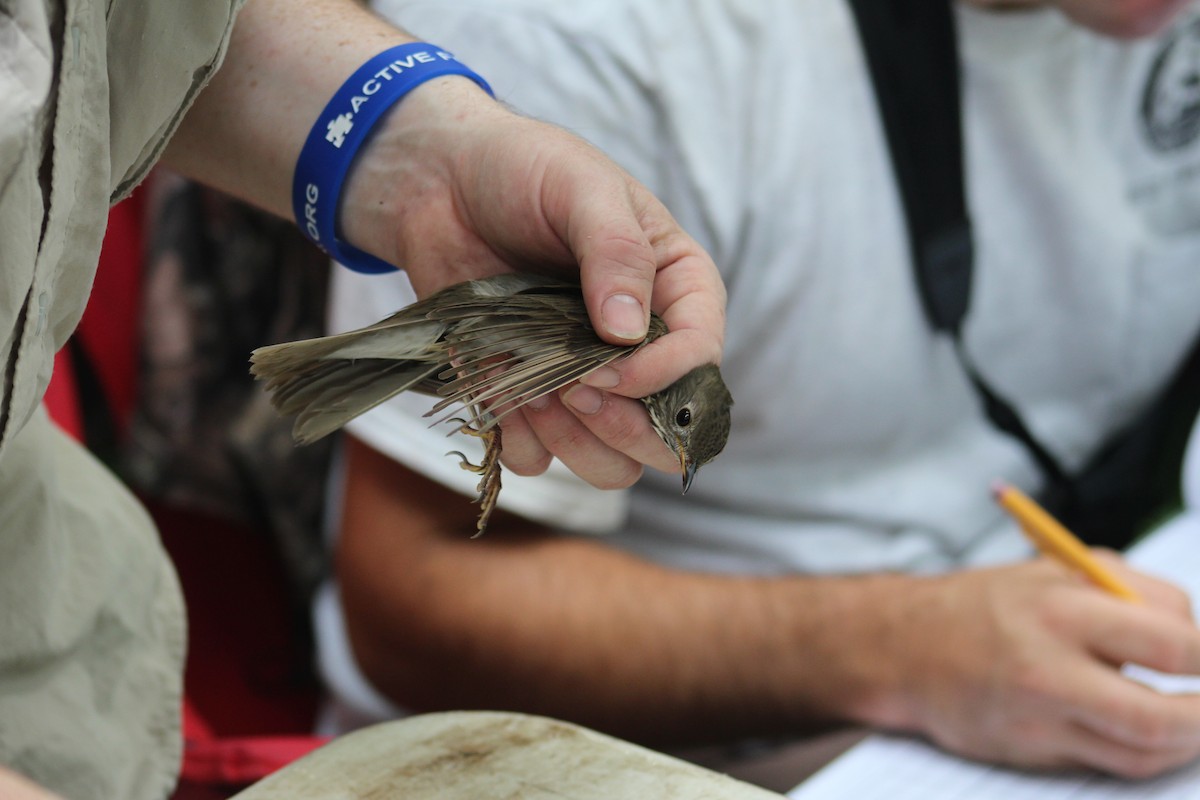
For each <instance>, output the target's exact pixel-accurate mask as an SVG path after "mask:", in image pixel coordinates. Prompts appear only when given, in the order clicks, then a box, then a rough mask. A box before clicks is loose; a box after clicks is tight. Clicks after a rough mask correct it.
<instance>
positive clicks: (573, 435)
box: [521, 397, 642, 489]
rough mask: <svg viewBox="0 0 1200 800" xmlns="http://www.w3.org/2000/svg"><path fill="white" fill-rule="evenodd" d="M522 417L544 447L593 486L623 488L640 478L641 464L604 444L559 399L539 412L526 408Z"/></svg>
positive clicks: (552, 401)
mask: <svg viewBox="0 0 1200 800" xmlns="http://www.w3.org/2000/svg"><path fill="white" fill-rule="evenodd" d="M521 414H522V415H523V416H524V417H525V420H526V422H528V423H529V426H530V428H531V429H532V431H533V433H534V434H536V435H537V438H538V440H539V441H540V442H541V443H542V445H543V446H544V447H545V448H546V449H547V450H548V451H549V452H550V453H551V454H553V455H554V456H555V457H556V458H558V459H559V460H560V461H562V463H563V464H564V465H565V466H566V467H567V468H568V469H570V470H571V471H572V472H574V473H575V474H576V475H578V476H579V477H580V478H582V479H583V480H585V481H587V482H588V483H590V484H592V485H593V486H595V487H597V488H600V489H623V488H625V487H627V486H630V485H632V484H633V483H634V482H635V481H637V479H638V478H639V477H641V474H642V465H641V464H639V463H638V462H637V461H635V460H634V459H632V458H630V457H629V456H627V455H625V454H624V453H620V452H618V451H616V450H613V449H612V448H611V447H609V446H608V445H607V444H605V443H604V442H602V441H601V440H600V439H599V438H597V437H596V435H595V434H593V433H592V432H591V431H590V430H588V429H587V427H586V426H584V425H583V423H581V422H580V421H579V420H578V419H577V418H576V417H575V415H574V414H572V413H571V412H570V411H568V410H567V409H566V408H565V407H564V406H563V404H562V402H561V401H560V400H559V399H558V398H557V397H556V398H553V399H552V400H551V401H550V403H549V404H548V405H547V406H546V408H544V409H542V410H540V411H537V410H530V409H528V408H523V409H521Z"/></svg>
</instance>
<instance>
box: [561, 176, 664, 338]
mask: <svg viewBox="0 0 1200 800" xmlns="http://www.w3.org/2000/svg"><path fill="white" fill-rule="evenodd" d="M597 163H598V164H599V165H600V166H602V167H605V168H604V169H598V170H597V174H596V177H598V178H600V180H598V181H583V180H575V181H572V182H571V184H570V190H571V192H572V193H573V194H574V195H575V196H574V202H571V203H570V204H569V208H570V209H571V211H570V216H569V218H568V223H567V230H566V231H565V233H566V239H567V245H568V246H569V247H570V248H571V253H572V254H573V255H574V256H575V258H576V260H577V261H578V262H579V270H580V283H581V285H582V287H583V297H584V302H585V303H586V304H587V308H588V315H589V317H590V318H591V320H592V325H593V327H595V329H596V331H597V332H598V333H599V334H600V337H601V338H602V339H604V340H605V341H609V342H613V343H616V344H629V343H631V342H639V341H641V340H642V339H643V338H645V336H646V330H647V326H648V325H649V321H650V295H651V291H652V289H653V288H654V278H655V274H656V272H657V270H658V263H657V260H656V258H655V253H654V248H653V247H652V246H651V244H650V239H649V237H648V236H647V235H646V231H645V230H644V229H643V227H642V224H641V222H640V220H639V218H638V215H637V212H636V211H635V209H634V204H633V199H632V197H631V196H630V194H629V189H628V185H627V184H625V183H624V182H623V181H621V180H620V179H619V178H615V177H614V173H613V171H612V170H611V169H610V168H608V167H607V165H605V164H600V162H597ZM576 177H577V176H576ZM629 180H630V181H632V178H630V179H629Z"/></svg>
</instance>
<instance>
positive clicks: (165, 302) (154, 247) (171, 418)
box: [118, 173, 333, 603]
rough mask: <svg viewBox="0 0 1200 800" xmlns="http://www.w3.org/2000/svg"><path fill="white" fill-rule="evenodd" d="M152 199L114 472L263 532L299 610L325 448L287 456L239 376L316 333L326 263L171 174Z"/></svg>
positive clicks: (269, 224)
mask: <svg viewBox="0 0 1200 800" xmlns="http://www.w3.org/2000/svg"><path fill="white" fill-rule="evenodd" d="M154 180H155V181H156V184H155V186H154V191H153V192H152V194H151V196H150V198H149V212H148V213H149V218H148V230H150V231H152V232H153V233H152V237H151V240H150V242H149V243H148V248H147V256H146V265H145V273H144V286H143V293H144V297H143V312H142V322H141V325H142V331H141V339H142V341H141V353H142V355H141V358H142V363H141V367H140V370H141V372H140V376H139V393H140V394H139V398H138V402H137V410H136V411H135V415H134V418H133V420H132V422H131V425H130V432H129V436H128V437H127V443H126V445H125V447H124V449H123V452H122V453H121V456H120V458H119V463H118V471H119V472H120V473H121V474H122V476H123V477H124V478H125V479H126V480H127V481H128V482H129V483H130V485H132V486H133V487H135V488H136V489H137V491H139V492H141V493H142V494H143V495H144V496H146V497H148V498H150V499H153V500H159V501H162V502H165V503H168V504H170V505H172V506H174V507H182V508H190V509H197V510H201V511H204V512H208V513H212V514H217V515H220V516H224V517H227V518H231V519H235V520H238V521H241V522H245V523H248V524H250V525H251V526H253V527H255V528H256V529H260V530H266V531H269V533H270V535H271V536H273V537H274V538H275V544H276V546H277V548H278V551H279V552H280V554H281V557H282V559H283V562H284V565H285V568H286V570H287V572H288V574H289V576H290V578H291V581H292V584H293V588H294V589H295V591H296V594H297V597H296V598H295V599H296V600H297V601H298V602H302V603H303V602H306V601H307V599H308V596H309V594H310V593H311V591H312V590H313V589H314V588H315V586H316V584H317V582H318V581H319V580H320V578H321V577H322V575H323V572H324V569H325V563H326V559H325V554H324V552H323V547H322V537H321V532H320V529H321V518H322V514H323V508H324V497H325V476H326V472H327V469H328V464H329V458H330V454H331V452H332V445H333V439H332V438H331V439H330V440H323V441H321V442H318V443H317V444H315V445H311V446H308V447H295V446H294V445H293V444H292V439H291V421H290V420H286V419H282V418H280V417H279V415H278V414H277V413H276V412H275V411H274V409H272V408H271V406H270V404H269V402H268V400H267V397H266V395H265V394H264V393H262V392H261V391H260V390H259V388H258V387H257V385H256V384H255V382H254V380H253V379H252V378H251V377H250V374H249V372H248V365H247V358H248V356H249V354H250V351H251V350H252V349H254V348H255V347H257V346H259V345H262V344H267V343H271V342H277V341H281V340H284V339H293V338H301V337H307V336H316V335H319V334H320V333H321V332H322V324H323V320H324V309H325V297H326V281H327V276H328V269H329V266H328V264H329V262H328V259H327V258H326V257H325V256H324V255H322V254H321V253H320V252H319V251H318V250H316V249H315V248H313V247H312V246H311V245H309V244H308V243H307V242H306V241H305V240H304V239H303V238H302V237H301V236H300V235H299V233H298V232H296V230H295V228H294V226H293V225H292V224H291V223H289V222H286V221H283V220H280V219H277V218H275V217H272V216H270V215H267V214H265V213H263V212H260V211H258V210H256V209H253V208H250V207H249V206H246V205H245V204H242V203H240V202H237V201H235V200H232V199H230V198H228V197H226V196H224V195H222V194H220V193H217V192H213V191H211V190H208V189H205V188H203V187H200V186H197V185H195V184H192V183H190V182H187V181H184V180H182V179H180V178H178V177H176V176H173V175H169V174H165V173H160V174H158V175H156V176H155V179H154Z"/></svg>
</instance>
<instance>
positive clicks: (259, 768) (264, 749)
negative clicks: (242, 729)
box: [179, 700, 326, 787]
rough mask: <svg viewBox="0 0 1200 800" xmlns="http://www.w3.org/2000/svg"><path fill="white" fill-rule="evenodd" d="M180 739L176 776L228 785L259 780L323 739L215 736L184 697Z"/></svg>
mask: <svg viewBox="0 0 1200 800" xmlns="http://www.w3.org/2000/svg"><path fill="white" fill-rule="evenodd" d="M183 738H184V758H183V769H182V771H181V772H180V776H179V777H180V779H181V780H182V781H185V782H189V783H197V784H208V785H218V786H229V787H233V786H246V785H248V784H251V783H254V782H255V781H257V780H261V779H262V778H264V777H266V776H267V775H270V774H271V773H272V772H274V771H275V770H277V769H279V768H280V767H283V766H286V765H288V764H290V763H291V762H293V761H295V760H296V759H298V758H300V757H302V756H306V755H308V754H309V753H311V752H312V751H313V750H315V749H317V748H318V747H320V746H321V745H323V744H324V743H325V741H326V740H325V739H321V738H318V737H315V736H249V737H221V738H218V737H217V736H215V735H214V734H213V732H212V730H211V729H210V728H209V727H208V725H207V724H206V723H205V722H204V720H203V719H202V718H201V717H200V715H199V714H198V713H197V712H196V710H195V708H194V707H193V706H192V704H191V703H190V702H188V701H187V700H184V704H183Z"/></svg>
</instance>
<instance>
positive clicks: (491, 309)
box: [427, 284, 640, 431]
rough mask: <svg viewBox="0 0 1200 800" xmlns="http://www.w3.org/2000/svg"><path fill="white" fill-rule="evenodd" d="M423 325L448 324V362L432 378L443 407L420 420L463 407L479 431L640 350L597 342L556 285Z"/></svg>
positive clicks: (568, 292) (448, 307)
mask: <svg viewBox="0 0 1200 800" xmlns="http://www.w3.org/2000/svg"><path fill="white" fill-rule="evenodd" d="M430 318H431V319H433V320H436V321H439V322H445V323H447V325H448V329H447V334H446V343H447V344H448V345H449V347H450V350H451V354H452V357H453V361H452V364H451V366H449V367H448V368H447V369H446V370H444V371H443V372H442V373H440V374H439V375H438V377H439V378H440V379H441V380H443V381H444V382H445V383H444V386H443V387H442V388H441V390H440V391H439V392H438V393H439V394H440V395H441V397H442V400H441V401H440V402H438V404H437V405H435V406H434V407H433V409H431V410H430V412H429V414H428V415H427V416H430V415H436V414H439V413H441V412H443V411H445V410H446V409H447V408H449V407H451V406H455V405H458V404H463V405H464V406H466V407H467V408H468V409H469V412H470V413H471V415H472V419H470V420H469V422H470V423H471V425H472V427H474V428H475V429H476V430H481V431H482V430H488V429H490V428H492V427H493V426H495V425H496V423H498V422H499V421H500V420H501V419H503V418H504V417H505V416H507V415H508V414H511V413H512V412H513V411H515V410H517V409H518V408H520V407H521V406H523V405H525V404H526V403H528V402H529V401H530V400H533V399H534V398H537V397H541V396H542V395H545V394H548V393H550V392H553V391H555V390H557V389H559V388H561V387H563V386H566V385H567V384H569V383H571V382H572V381H575V380H578V379H579V378H581V377H583V376H584V375H587V374H588V373H589V372H592V371H593V370H595V369H597V368H598V367H601V366H603V365H605V364H608V363H610V362H612V361H614V360H616V359H619V358H623V357H625V356H628V355H629V354H630V353H633V352H634V351H635V350H637V348H638V347H639V346H640V345H634V346H621V345H612V344H608V343H607V342H604V341H603V340H601V339H600V337H598V336H597V335H596V332H595V331H594V330H593V329H592V326H591V324H590V322H589V321H588V316H587V310H586V309H585V308H584V305H583V301H582V299H581V297H580V295H579V289H578V288H577V287H570V286H565V285H564V286H560V285H558V284H551V285H548V286H537V287H532V288H529V289H527V290H525V291H522V292H519V293H517V294H515V295H512V296H511V297H509V298H508V299H506V300H505V301H504V302H503V303H496V301H495V299H494V298H488V297H473V298H463V299H461V300H460V301H458V302H456V303H453V304H443V305H442V306H440V307H439V308H437V309H436V310H433V311H431V312H430ZM442 418H443V419H444V418H445V417H442Z"/></svg>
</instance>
